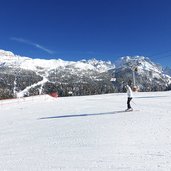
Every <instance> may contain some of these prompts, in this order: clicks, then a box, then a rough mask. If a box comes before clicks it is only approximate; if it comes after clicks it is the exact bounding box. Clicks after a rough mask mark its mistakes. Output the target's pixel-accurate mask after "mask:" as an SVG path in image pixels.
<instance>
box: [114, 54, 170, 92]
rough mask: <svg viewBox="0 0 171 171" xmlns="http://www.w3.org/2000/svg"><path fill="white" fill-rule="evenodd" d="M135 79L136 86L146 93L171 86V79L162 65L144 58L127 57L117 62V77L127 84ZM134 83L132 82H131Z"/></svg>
mask: <svg viewBox="0 0 171 171" xmlns="http://www.w3.org/2000/svg"><path fill="white" fill-rule="evenodd" d="M133 74H134V78H135V85H136V86H138V87H139V88H140V90H144V91H154V90H155V91H157V90H164V89H167V87H168V86H169V85H170V84H171V77H170V76H169V75H166V74H165V72H164V71H163V68H162V66H161V65H159V64H156V63H154V62H152V61H151V60H150V59H149V58H148V57H144V56H133V57H130V56H125V57H121V58H120V60H118V61H117V67H116V72H115V75H116V77H119V78H122V77H124V75H125V80H123V81H125V82H129V81H131V80H132V79H133ZM131 82H132V81H131ZM132 84H133V82H132Z"/></svg>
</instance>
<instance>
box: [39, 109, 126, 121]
mask: <svg viewBox="0 0 171 171" xmlns="http://www.w3.org/2000/svg"><path fill="white" fill-rule="evenodd" d="M124 112H125V110H120V111H113V112H105V113H92V114H78V115H61V116H50V117H43V118H39V119H61V118H74V117H85V116H99V115H114V114H117V113H124Z"/></svg>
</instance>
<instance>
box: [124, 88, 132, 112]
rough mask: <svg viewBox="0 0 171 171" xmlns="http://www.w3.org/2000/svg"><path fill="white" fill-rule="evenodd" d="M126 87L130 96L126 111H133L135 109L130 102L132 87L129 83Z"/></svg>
mask: <svg viewBox="0 0 171 171" xmlns="http://www.w3.org/2000/svg"><path fill="white" fill-rule="evenodd" d="M125 88H126V90H127V96H128V99H127V109H126V111H133V109H132V107H131V105H130V102H131V100H132V90H131V87H130V86H129V85H126V86H125Z"/></svg>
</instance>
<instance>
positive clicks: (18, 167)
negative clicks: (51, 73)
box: [0, 91, 171, 171]
mask: <svg viewBox="0 0 171 171" xmlns="http://www.w3.org/2000/svg"><path fill="white" fill-rule="evenodd" d="M134 95H135V97H134V99H133V101H134V103H132V107H133V108H134V111H133V112H123V110H124V109H126V100H127V97H126V94H125V93H123V94H107V95H96V96H82V97H63V98H62V97H59V98H52V97H50V96H46V95H45V96H38V97H29V98H25V99H17V100H5V101H0V170H1V171H13V170H15V171H25V170H26V171H27V170H28V171H46V170H54V171H115V170H122V171H127V170H128V171H170V170H171V92H170V91H169V92H153V93H135V94H134Z"/></svg>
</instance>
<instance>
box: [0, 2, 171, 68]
mask: <svg viewBox="0 0 171 171" xmlns="http://www.w3.org/2000/svg"><path fill="white" fill-rule="evenodd" d="M0 6H1V10H0V23H1V24H0V49H4V50H9V51H12V52H14V53H15V54H18V55H24V56H29V57H33V58H46V59H47V58H61V59H63V60H75V61H76V60H80V59H90V58H96V59H101V60H110V61H112V62H115V60H117V59H118V58H119V57H121V56H125V55H143V56H148V57H150V58H151V59H152V60H153V61H154V62H158V63H160V64H162V65H164V66H165V65H168V66H170V67H171V62H170V61H171V60H170V57H171V10H170V9H171V1H169V0H157V1H156V0H1V5H0Z"/></svg>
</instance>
